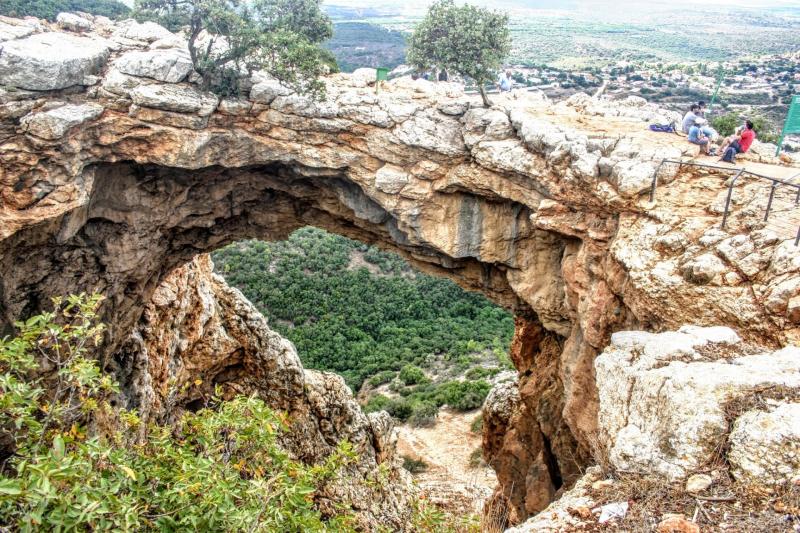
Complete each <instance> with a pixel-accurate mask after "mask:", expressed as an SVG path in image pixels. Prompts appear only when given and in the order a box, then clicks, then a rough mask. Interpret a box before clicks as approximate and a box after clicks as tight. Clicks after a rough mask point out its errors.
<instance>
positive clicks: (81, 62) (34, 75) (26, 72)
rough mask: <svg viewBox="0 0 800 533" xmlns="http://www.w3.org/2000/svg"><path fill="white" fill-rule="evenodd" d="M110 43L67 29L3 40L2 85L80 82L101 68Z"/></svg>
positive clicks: (47, 86)
mask: <svg viewBox="0 0 800 533" xmlns="http://www.w3.org/2000/svg"><path fill="white" fill-rule="evenodd" d="M108 54H109V45H108V43H107V42H106V41H102V40H100V39H90V38H87V37H78V36H76V35H70V34H66V33H56V32H48V33H38V34H34V35H31V36H30V37H26V38H24V39H17V40H15V41H9V42H6V43H4V44H3V49H2V53H0V79H2V80H3V83H4V84H5V85H12V86H14V87H19V88H21V89H30V90H34V91H50V90H54V89H64V88H66V87H70V86H72V85H80V84H82V83H83V80H84V78H85V77H86V76H88V75H90V74H95V73H97V72H99V71H100V69H101V68H102V66H103V65H104V64H105V62H106V59H107V58H108Z"/></svg>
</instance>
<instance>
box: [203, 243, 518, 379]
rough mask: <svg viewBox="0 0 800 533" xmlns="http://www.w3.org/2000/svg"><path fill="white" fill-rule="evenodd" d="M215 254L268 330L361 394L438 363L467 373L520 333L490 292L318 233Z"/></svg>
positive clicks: (237, 246)
mask: <svg viewBox="0 0 800 533" xmlns="http://www.w3.org/2000/svg"><path fill="white" fill-rule="evenodd" d="M213 258H214V263H215V266H216V270H217V271H218V272H220V273H221V274H222V275H223V276H224V277H225V279H226V280H227V281H228V283H230V284H231V285H233V286H234V287H237V288H239V289H240V290H241V291H242V292H243V293H244V295H245V296H247V298H248V299H249V300H250V301H251V302H253V304H255V306H256V307H258V309H259V310H260V311H261V312H262V313H264V315H265V316H266V317H267V318H268V319H269V321H270V327H272V328H273V329H275V330H277V331H278V332H279V333H281V334H282V335H284V336H286V337H287V338H288V339H289V340H291V341H292V342H294V344H295V345H296V346H297V350H298V353H299V355H300V357H301V359H302V361H303V365H305V366H306V367H307V368H314V369H317V370H327V371H333V372H337V373H339V374H341V375H342V376H343V377H344V378H345V380H346V381H347V384H348V385H350V386H351V387H352V388H353V390H358V389H359V388H360V387H361V385H362V383H363V382H364V380H367V379H370V380H371V378H373V377H375V378H376V381H375V382H374V384H376V385H377V384H378V383H380V382H388V381H391V380H392V379H393V378H394V377H395V376H396V375H397V373H398V372H399V371H400V370H401V369H403V367H405V366H406V365H413V366H415V367H420V368H427V367H429V365H430V363H431V361H433V360H436V359H444V360H446V361H448V362H449V363H450V364H452V365H453V366H461V367H464V370H466V368H468V367H469V366H472V365H473V364H474V361H473V359H474V358H475V357H476V356H477V354H481V353H484V352H487V351H492V350H497V351H498V352H499V353H503V354H505V352H507V350H508V346H509V344H510V342H511V337H512V335H513V333H514V320H513V318H512V316H511V315H510V314H509V313H508V312H507V311H505V310H504V309H501V308H499V307H498V306H496V305H494V304H493V303H492V302H490V301H488V300H487V299H486V298H485V297H483V296H482V295H480V294H475V293H470V292H466V291H464V290H463V289H461V288H460V287H458V286H457V285H456V284H455V283H453V282H452V281H449V280H445V279H441V278H434V277H430V276H426V275H424V274H419V273H415V272H414V271H412V270H411V269H410V267H409V266H408V265H407V264H406V263H405V262H404V261H403V260H402V259H401V258H400V257H398V256H397V255H395V254H391V253H387V252H383V251H381V250H379V249H377V248H373V247H368V246H366V245H364V244H361V243H357V242H354V241H351V240H349V239H346V238H344V237H341V236H338V235H332V234H330V233H327V232H325V231H323V230H319V229H315V228H303V229H300V230H297V231H295V232H294V233H293V234H292V235H291V236H290V237H289V239H288V240H286V241H283V242H275V243H265V242H258V241H245V242H240V243H236V244H232V245H230V246H228V247H226V248H223V249H221V250H218V251H216V252H214V254H213ZM420 373H421V371H420V370H419V369H415V370H414V369H407V370H406V377H407V378H408V381H409V383H410V382H411V381H416V382H422V381H425V380H423V379H422V378H423V377H424V375H421V374H420ZM411 374H414V376H413V377H411Z"/></svg>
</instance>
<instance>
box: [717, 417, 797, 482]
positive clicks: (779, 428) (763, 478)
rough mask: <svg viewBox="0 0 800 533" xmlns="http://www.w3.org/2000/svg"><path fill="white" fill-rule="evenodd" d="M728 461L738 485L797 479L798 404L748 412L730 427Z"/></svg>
mask: <svg viewBox="0 0 800 533" xmlns="http://www.w3.org/2000/svg"><path fill="white" fill-rule="evenodd" d="M728 440H729V443H730V452H729V453H728V461H729V462H730V464H731V472H732V473H733V475H734V477H736V478H737V479H738V480H740V481H744V482H746V483H749V484H755V485H765V484H779V483H786V482H789V481H791V480H792V479H795V478H796V477H797V476H800V403H780V404H779V405H778V406H776V407H774V408H773V409H772V410H770V411H755V410H754V411H748V412H746V413H744V414H743V415H742V416H740V417H739V418H738V419H737V420H736V422H735V423H734V426H733V431H731V435H730V438H729V439H728Z"/></svg>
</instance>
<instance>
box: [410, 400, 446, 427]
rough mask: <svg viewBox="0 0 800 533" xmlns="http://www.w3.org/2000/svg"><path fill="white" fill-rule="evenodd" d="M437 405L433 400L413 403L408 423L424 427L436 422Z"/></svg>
mask: <svg viewBox="0 0 800 533" xmlns="http://www.w3.org/2000/svg"><path fill="white" fill-rule="evenodd" d="M438 414H439V406H437V405H436V404H435V403H433V402H429V401H423V402H417V403H415V404H413V406H412V408H411V416H409V417H408V423H409V424H411V425H412V426H416V427H426V426H432V425H434V424H436V416H437V415H438Z"/></svg>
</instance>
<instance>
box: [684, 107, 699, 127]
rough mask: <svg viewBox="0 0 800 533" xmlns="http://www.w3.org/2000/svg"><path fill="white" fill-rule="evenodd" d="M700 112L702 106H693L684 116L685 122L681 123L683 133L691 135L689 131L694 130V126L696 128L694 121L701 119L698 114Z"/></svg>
mask: <svg viewBox="0 0 800 533" xmlns="http://www.w3.org/2000/svg"><path fill="white" fill-rule="evenodd" d="M699 111H700V106H699V105H697V104H692V107H690V108H689V111H687V112H686V114H685V115H683V122H681V131H682V132H683V133H686V134H688V133H689V130H690V129H691V128H692V126H694V121H695V120H697V118H698V117H699V115H698V114H697V113H698V112H699Z"/></svg>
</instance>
